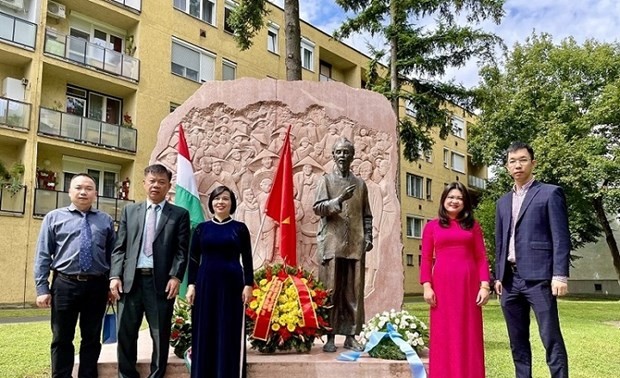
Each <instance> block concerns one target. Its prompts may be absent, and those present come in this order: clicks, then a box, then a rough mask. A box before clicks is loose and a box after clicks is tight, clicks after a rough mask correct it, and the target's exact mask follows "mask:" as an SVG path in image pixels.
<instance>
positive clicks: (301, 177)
mask: <svg viewBox="0 0 620 378" xmlns="http://www.w3.org/2000/svg"><path fill="white" fill-rule="evenodd" d="M180 124H181V125H182V126H183V129H184V131H185V134H186V136H187V142H188V145H189V149H190V154H191V159H192V163H193V167H194V172H195V176H196V183H197V187H198V191H199V194H200V197H201V201H202V203H203V207H204V209H205V214H206V215H207V216H209V215H210V214H209V213H208V212H207V211H206V209H207V204H206V201H207V198H208V195H209V193H210V191H211V190H213V188H215V187H216V186H218V185H226V186H228V187H230V188H231V189H232V191H233V192H234V194H235V196H236V197H237V204H238V209H237V212H236V214H235V215H234V216H235V218H236V219H238V220H241V221H243V222H245V223H246V224H247V226H248V228H249V229H250V234H251V237H252V247H253V257H254V268H255V269H257V268H259V267H261V266H263V265H264V264H266V263H274V262H282V259H281V257H280V253H279V251H278V250H277V248H278V241H277V224H276V223H275V222H274V221H273V220H271V219H270V218H269V217H265V216H264V209H265V202H266V200H267V197H268V195H269V192H270V190H271V185H272V179H273V176H274V174H275V170H276V167H277V164H278V159H279V155H280V152H281V149H282V146H283V143H284V138H285V134H286V129H287V127H288V125H292V129H291V147H292V157H293V171H294V177H293V180H294V187H295V206H296V222H297V231H298V235H297V239H298V251H297V255H298V263H299V264H300V265H301V266H303V267H304V268H305V269H308V270H311V271H314V272H318V262H317V258H316V250H317V244H316V234H317V227H318V222H319V218H318V217H317V216H316V215H315V214H314V212H313V210H312V205H313V202H314V199H315V192H316V185H317V179H318V177H319V176H320V175H322V174H324V173H325V172H330V171H331V170H332V169H333V165H334V163H333V160H332V157H331V149H332V146H333V144H334V142H335V141H336V140H337V138H338V137H340V136H345V137H347V138H349V139H350V140H352V141H353V142H354V145H355V161H354V162H353V164H352V170H354V173H355V174H356V175H358V176H360V177H361V178H362V179H364V180H365V181H366V183H367V185H368V190H369V197H370V203H371V208H372V213H373V217H374V219H373V234H374V235H373V236H374V240H375V249H374V250H373V251H372V252H370V253H368V254H367V257H366V287H365V292H366V294H367V295H368V294H370V293H372V292H373V290H374V288H375V279H376V273H377V271H378V269H379V267H380V265H381V258H382V254H383V252H382V244H384V243H383V240H382V236H383V235H384V234H387V233H389V232H382V230H390V232H391V230H392V229H393V227H395V225H396V224H397V220H398V217H399V212H398V203H397V200H396V197H395V195H394V193H393V192H394V177H393V176H394V175H393V173H392V172H393V170H392V169H391V168H390V167H391V165H392V164H395V163H396V162H393V161H391V159H392V158H391V156H394V154H392V151H391V149H392V148H394V146H395V140H394V138H393V137H392V136H391V135H389V134H388V133H386V132H381V131H378V130H376V129H373V128H372V126H371V125H361V124H357V123H356V122H355V121H353V120H350V119H348V118H345V117H341V118H336V119H333V118H330V117H329V116H328V115H327V112H325V111H324V109H323V108H322V107H320V106H316V105H313V106H310V107H309V108H307V109H306V111H304V112H299V113H294V112H292V111H290V110H289V108H288V107H287V106H285V105H284V104H282V103H281V102H279V101H271V102H270V101H262V102H258V103H254V104H250V105H248V106H246V107H243V108H240V109H233V108H231V107H228V106H227V105H225V104H223V103H214V104H211V105H210V106H208V107H206V108H192V109H191V110H190V111H189V112H187V114H186V115H185V116H184V117H183V118H182V119H181V122H180ZM177 144H178V132H174V133H172V135H171V136H170V137H169V140H168V143H167V146H166V147H165V148H164V149H163V150H162V152H161V153H160V154H159V155H158V156H157V158H156V160H158V161H160V162H162V163H163V164H164V165H166V167H168V168H169V169H170V170H172V171H173V174H174V173H176V145H177ZM174 176H176V175H174ZM173 179H174V178H173ZM173 187H174V186H173ZM173 196H174V193H171V196H170V198H171V199H173V198H174V197H173Z"/></svg>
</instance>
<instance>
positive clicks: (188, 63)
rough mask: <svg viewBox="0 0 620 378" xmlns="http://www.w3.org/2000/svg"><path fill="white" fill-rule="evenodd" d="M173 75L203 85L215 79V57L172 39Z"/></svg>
mask: <svg viewBox="0 0 620 378" xmlns="http://www.w3.org/2000/svg"><path fill="white" fill-rule="evenodd" d="M171 66H172V67H171V70H172V73H174V74H177V75H179V76H183V77H184V78H187V79H189V80H193V81H195V82H198V83H202V82H205V81H208V80H214V79H215V55H213V54H211V53H209V52H207V51H205V50H203V49H201V48H198V47H195V46H192V45H190V44H188V43H185V42H183V41H181V40H178V39H176V38H173V39H172V62H171Z"/></svg>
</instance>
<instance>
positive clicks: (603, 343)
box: [406, 298, 620, 378]
mask: <svg viewBox="0 0 620 378" xmlns="http://www.w3.org/2000/svg"><path fill="white" fill-rule="evenodd" d="M406 307H407V309H408V310H410V311H412V312H413V313H414V314H415V315H416V316H419V317H420V318H423V319H424V320H425V321H428V306H427V305H426V304H425V303H423V302H421V301H418V300H414V301H413V303H408V304H407V305H406ZM559 308H560V321H561V323H562V332H563V335H564V339H565V342H566V348H567V351H568V359H569V367H570V374H571V377H572V378H616V377H618V375H619V374H620V373H619V372H620V357H619V356H620V301H618V300H614V301H602V300H599V299H596V300H585V299H584V298H578V299H576V300H575V299H570V298H569V299H562V300H560V302H559ZM531 335H532V337H531V340H532V354H533V360H534V368H533V369H534V370H533V376H534V377H548V376H549V370H548V369H547V364H546V362H545V350H544V348H543V346H542V343H541V342H540V337H539V336H538V326H537V324H536V320H535V319H534V317H533V314H532V326H531ZM484 338H485V343H484V344H485V361H486V373H487V377H489V378H512V377H514V367H513V364H512V358H511V355H510V346H509V343H508V334H507V332H506V324H505V322H504V317H503V315H502V310H501V308H500V306H499V302H498V301H497V300H491V301H489V303H488V304H487V305H486V306H485V307H484Z"/></svg>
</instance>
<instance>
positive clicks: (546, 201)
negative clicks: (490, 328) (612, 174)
mask: <svg viewBox="0 0 620 378" xmlns="http://www.w3.org/2000/svg"><path fill="white" fill-rule="evenodd" d="M535 166H536V160H534V150H533V149H532V147H530V146H529V145H527V144H525V143H521V142H515V143H512V144H511V145H510V147H508V151H507V168H508V171H509V172H510V175H511V176H512V178H513V179H514V186H513V189H512V190H511V191H510V192H509V193H507V194H506V195H504V196H503V197H502V198H500V199H499V200H498V201H497V210H496V218H495V264H496V267H495V272H496V277H497V281H496V282H495V290H496V292H497V293H498V294H499V295H501V305H502V311H503V313H504V317H505V318H506V325H507V328H508V337H509V338H510V349H511V350H512V359H513V361H514V364H515V373H516V377H517V378H531V377H532V349H531V345H530V309H531V310H533V311H534V314H535V315H536V320H537V322H538V330H539V333H540V338H541V340H542V343H543V345H544V347H545V350H546V352H547V365H549V371H550V372H551V377H553V378H568V357H567V354H566V347H565V345H564V339H563V338H562V332H561V329H560V320H559V316H558V304H557V299H556V298H557V297H558V296H561V295H565V294H566V293H567V289H568V285H567V280H568V265H569V258H570V250H571V242H570V233H569V230H568V215H567V210H566V199H565V198H564V191H563V190H562V188H560V187H559V186H555V185H550V184H543V183H541V182H539V181H536V180H535V179H534V175H533V170H534V167H535Z"/></svg>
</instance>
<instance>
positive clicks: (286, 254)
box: [265, 125, 297, 266]
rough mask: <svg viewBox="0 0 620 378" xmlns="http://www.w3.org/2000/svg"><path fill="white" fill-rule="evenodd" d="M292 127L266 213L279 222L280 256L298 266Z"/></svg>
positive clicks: (288, 131)
mask: <svg viewBox="0 0 620 378" xmlns="http://www.w3.org/2000/svg"><path fill="white" fill-rule="evenodd" d="M290 134H291V126H290V125H289V127H288V130H287V132H286V137H285V139H284V145H283V146H282V152H281V153H280V162H279V163H278V169H277V170H276V174H275V177H274V179H273V186H272V188H271V192H270V193H269V197H268V198H267V204H266V205H265V213H266V214H267V215H268V216H269V217H270V218H271V219H273V220H274V221H276V222H278V225H279V226H280V227H278V233H279V236H280V246H279V247H280V255H281V256H282V258H283V259H284V262H285V263H286V264H288V265H293V266H296V265H297V229H296V226H295V202H294V200H293V159H292V157H291V140H290Z"/></svg>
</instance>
